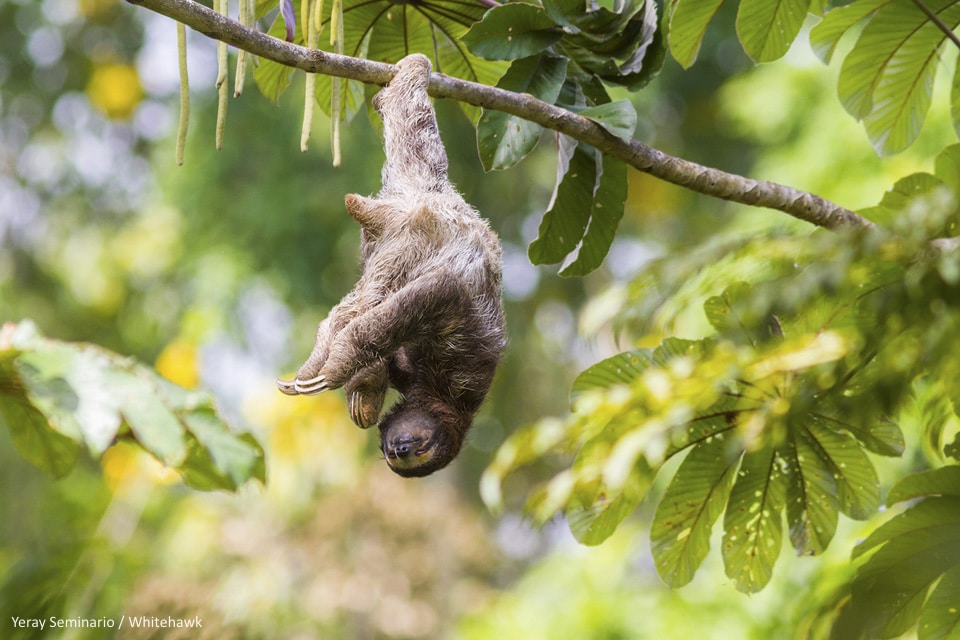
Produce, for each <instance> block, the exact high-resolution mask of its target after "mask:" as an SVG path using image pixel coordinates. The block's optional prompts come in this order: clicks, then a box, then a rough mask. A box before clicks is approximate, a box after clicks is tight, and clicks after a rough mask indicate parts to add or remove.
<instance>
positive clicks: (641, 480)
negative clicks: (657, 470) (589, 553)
mask: <svg viewBox="0 0 960 640" xmlns="http://www.w3.org/2000/svg"><path fill="white" fill-rule="evenodd" d="M652 483H653V473H652V471H651V469H650V467H649V465H647V464H646V463H645V462H644V461H643V460H639V461H638V462H637V464H636V465H635V466H634V468H633V470H632V471H631V473H630V475H629V476H628V477H627V480H626V482H625V483H624V485H623V486H622V487H621V488H620V489H618V490H616V491H611V490H609V489H608V488H607V487H605V486H604V485H603V484H601V483H598V484H597V485H596V486H595V487H594V488H593V490H592V491H585V490H580V491H575V492H574V493H573V495H572V496H571V498H570V502H569V503H568V506H567V511H566V517H567V522H568V523H569V524H570V532H571V533H572V534H573V537H574V538H576V539H577V541H578V542H579V543H580V544H585V545H591V546H595V545H598V544H600V543H601V542H603V541H604V540H606V539H607V538H609V537H610V536H611V535H613V532H614V531H616V530H617V527H618V526H619V525H620V523H621V522H623V519H624V518H626V517H627V516H628V515H630V514H631V513H633V511H634V509H636V508H637V505H638V504H640V501H641V500H643V497H644V496H645V495H646V494H647V490H649V488H650V485H651V484H652Z"/></svg>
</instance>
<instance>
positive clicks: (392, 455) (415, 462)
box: [386, 440, 437, 469]
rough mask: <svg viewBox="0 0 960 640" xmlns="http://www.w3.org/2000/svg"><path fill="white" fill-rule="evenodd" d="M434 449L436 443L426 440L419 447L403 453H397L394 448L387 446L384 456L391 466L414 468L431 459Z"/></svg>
mask: <svg viewBox="0 0 960 640" xmlns="http://www.w3.org/2000/svg"><path fill="white" fill-rule="evenodd" d="M436 449H437V445H436V443H435V442H433V441H430V440H428V441H427V442H424V443H423V444H422V445H421V446H420V447H418V448H416V449H413V450H410V451H409V452H407V453H405V454H398V453H397V451H396V449H390V448H388V450H387V452H386V457H387V461H388V462H389V463H390V466H391V467H395V468H399V469H415V468H417V467H422V466H423V465H425V464H427V463H429V462H430V461H431V460H433V458H434V454H435V453H436Z"/></svg>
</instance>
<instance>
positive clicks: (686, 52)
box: [668, 0, 723, 69]
mask: <svg viewBox="0 0 960 640" xmlns="http://www.w3.org/2000/svg"><path fill="white" fill-rule="evenodd" d="M672 4H673V8H672V10H671V13H670V35H669V36H668V37H669V43H670V53H671V54H672V55H673V58H674V59H675V60H676V61H677V62H679V63H680V66H682V67H683V68H684V69H689V68H690V67H691V66H692V65H693V63H694V62H695V61H696V59H697V54H698V53H699V52H700V44H701V43H702V42H703V35H704V34H705V33H706V32H707V25H708V24H709V23H710V21H711V20H712V19H713V16H715V15H716V14H717V11H718V10H719V9H720V5H721V4H723V0H676V2H674V3H672Z"/></svg>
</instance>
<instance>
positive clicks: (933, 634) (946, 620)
mask: <svg viewBox="0 0 960 640" xmlns="http://www.w3.org/2000/svg"><path fill="white" fill-rule="evenodd" d="M958 602H960V567H953V568H952V569H950V570H949V571H947V572H946V573H944V574H943V577H942V578H940V582H939V583H937V587H936V589H934V590H933V593H931V594H930V597H929V598H928V599H927V602H926V604H924V606H923V611H921V612H920V619H919V620H918V621H917V636H918V637H919V638H920V640H956V638H957V637H958V636H960V607H958V606H957V603H958Z"/></svg>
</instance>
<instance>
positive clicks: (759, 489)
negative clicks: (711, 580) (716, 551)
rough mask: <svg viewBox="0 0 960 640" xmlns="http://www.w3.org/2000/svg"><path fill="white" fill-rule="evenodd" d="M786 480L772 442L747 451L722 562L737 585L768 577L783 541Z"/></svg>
mask: <svg viewBox="0 0 960 640" xmlns="http://www.w3.org/2000/svg"><path fill="white" fill-rule="evenodd" d="M786 499H787V482H786V478H785V477H784V475H783V473H781V470H780V465H779V464H777V456H776V453H775V451H774V449H773V447H770V446H767V447H764V448H763V449H760V450H757V451H750V452H748V453H746V454H744V456H743V462H742V463H741V465H740V471H739V472H737V476H736V482H734V485H733V489H732V491H731V492H730V501H729V504H728V506H727V513H726V515H725V516H724V519H723V546H722V549H723V564H724V567H725V569H726V573H727V577H729V578H730V579H732V580H733V581H734V582H735V584H736V587H737V589H738V590H739V591H742V592H744V593H756V592H757V591H760V590H761V589H763V587H765V586H766V584H767V583H768V582H769V581H770V576H771V575H772V573H773V565H774V564H776V562H777V558H778V557H779V555H780V547H781V545H782V544H783V507H784V504H785V503H786Z"/></svg>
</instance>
